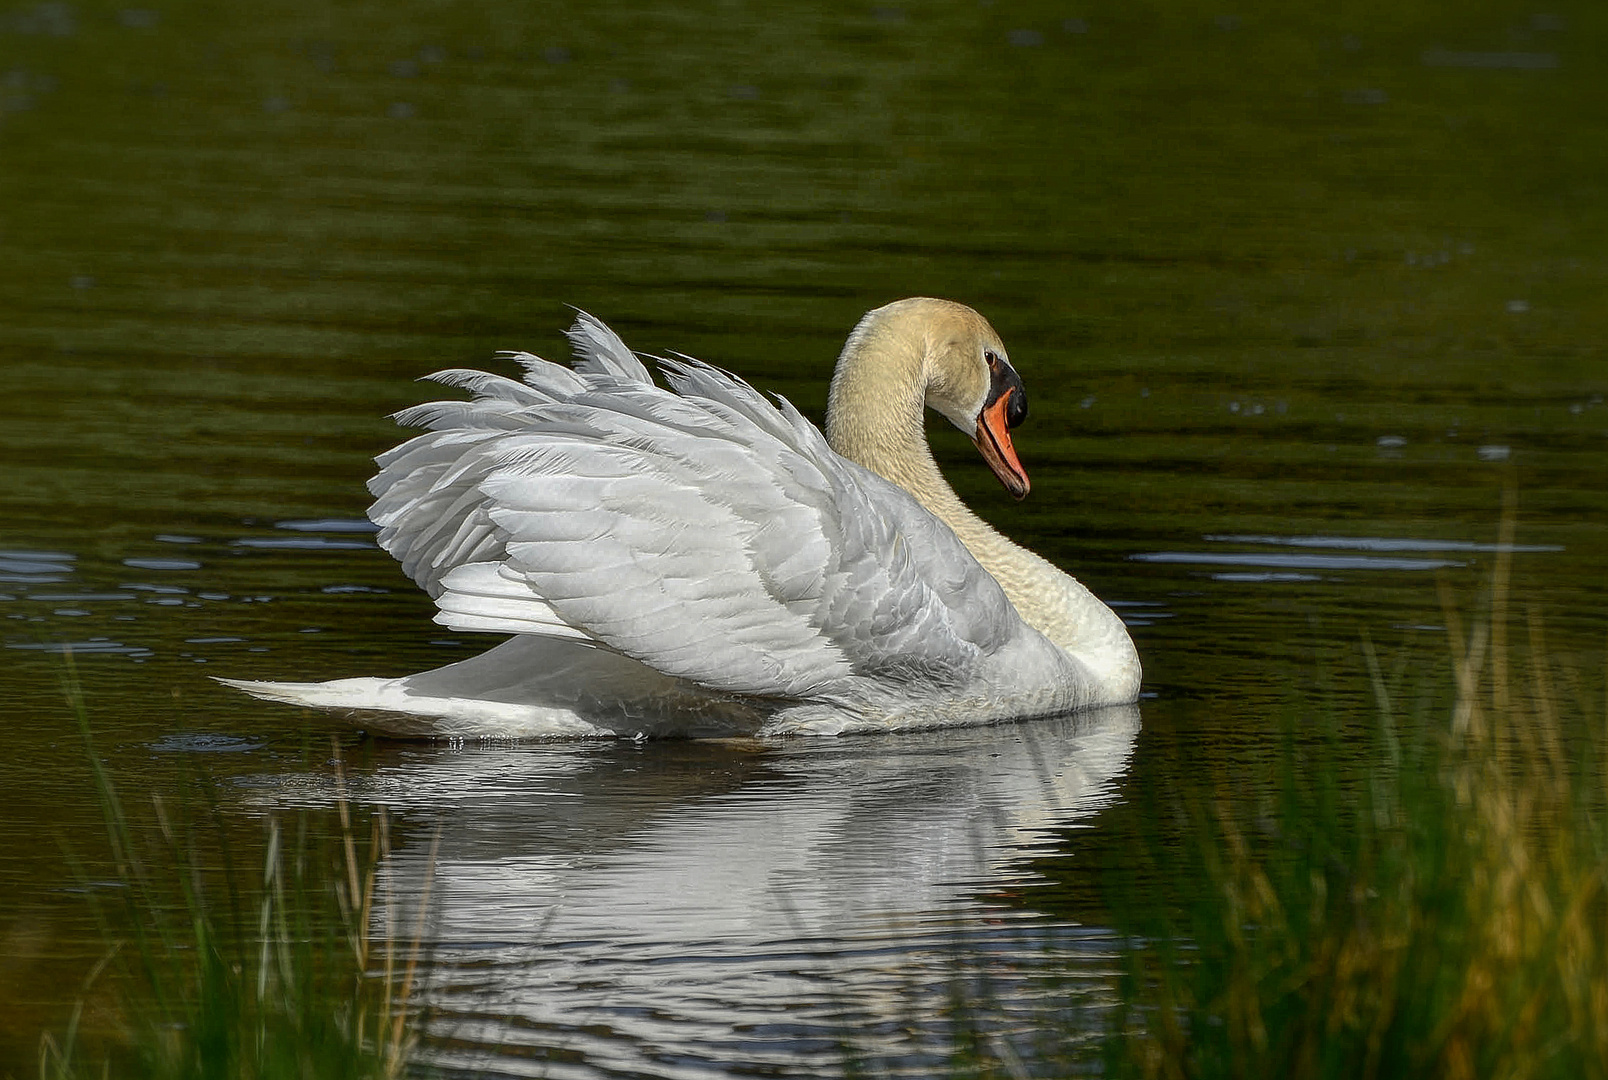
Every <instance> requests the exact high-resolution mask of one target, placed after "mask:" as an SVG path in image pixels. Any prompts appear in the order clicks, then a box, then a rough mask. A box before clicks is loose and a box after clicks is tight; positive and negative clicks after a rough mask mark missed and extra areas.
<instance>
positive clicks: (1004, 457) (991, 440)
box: [972, 387, 1030, 499]
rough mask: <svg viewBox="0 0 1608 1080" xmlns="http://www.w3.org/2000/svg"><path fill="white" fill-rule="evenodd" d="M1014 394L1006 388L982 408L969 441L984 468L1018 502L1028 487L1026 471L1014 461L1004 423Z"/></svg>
mask: <svg viewBox="0 0 1608 1080" xmlns="http://www.w3.org/2000/svg"><path fill="white" fill-rule="evenodd" d="M1017 392H1018V391H1017V390H1016V389H1015V387H1008V388H1006V390H1005V391H1004V393H1002V394H1000V395H999V396H998V397H996V398H995V399H994V400H993V401H990V402H989V403H988V404H986V405H984V406H983V411H982V412H980V413H978V414H977V433H976V434H975V435H973V436H972V441H973V442H975V443H976V444H977V449H978V451H979V452H980V453H981V454H982V455H983V460H984V461H986V462H988V467H989V468H990V469H993V470H994V475H995V476H997V477H999V482H1000V483H1002V484H1004V485H1005V490H1006V491H1008V492H1010V493H1011V494H1012V495H1014V496H1016V497H1017V498H1018V499H1022V498H1026V497H1027V492H1028V488H1029V487H1030V485H1029V484H1028V482H1027V470H1026V469H1024V468H1022V463H1021V462H1020V461H1018V460H1017V458H1016V450H1015V448H1014V447H1012V446H1011V431H1010V425H1009V424H1008V423H1006V410H1007V409H1008V407H1009V406H1010V401H1011V395H1012V394H1014V393H1017Z"/></svg>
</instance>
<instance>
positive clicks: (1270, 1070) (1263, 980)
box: [1105, 530, 1608, 1077]
mask: <svg viewBox="0 0 1608 1080" xmlns="http://www.w3.org/2000/svg"><path fill="white" fill-rule="evenodd" d="M1505 531H1507V530H1505ZM1508 538H1509V539H1511V537H1508ZM1506 574H1507V571H1506V564H1505V560H1500V561H1499V563H1498V566H1497V569H1496V573H1495V580H1494V587H1493V589H1492V590H1491V594H1490V600H1489V603H1488V605H1487V608H1486V611H1485V612H1484V614H1483V615H1482V617H1481V618H1480V619H1478V620H1477V621H1476V623H1475V625H1474V626H1473V627H1472V629H1470V630H1467V631H1466V632H1465V630H1464V628H1463V627H1462V625H1461V621H1460V619H1459V616H1458V612H1457V610H1456V608H1455V607H1454V606H1453V604H1452V603H1451V602H1450V600H1449V599H1446V603H1445V611H1446V617H1447V625H1448V633H1449V639H1450V641H1451V652H1452V668H1453V679H1452V687H1451V688H1450V690H1449V691H1444V692H1441V693H1438V694H1437V693H1435V692H1434V691H1433V690H1431V689H1426V688H1424V687H1422V686H1414V685H1413V677H1412V676H1411V675H1404V674H1403V672H1402V671H1401V670H1398V671H1397V672H1395V673H1393V674H1389V675H1387V673H1386V672H1385V671H1383V670H1382V666H1381V664H1380V663H1379V661H1378V658H1377V656H1376V653H1375V651H1374V650H1373V649H1372V647H1371V646H1367V647H1365V648H1364V653H1365V656H1366V660H1367V665H1368V668H1369V672H1370V675H1371V682H1372V686H1373V689H1374V694H1375V697H1376V699H1377V703H1378V713H1379V717H1380V719H1379V723H1378V725H1377V727H1376V728H1375V730H1374V731H1373V732H1372V739H1373V741H1374V743H1375V747H1374V748H1375V750H1376V753H1375V754H1373V755H1372V756H1371V760H1373V761H1375V762H1377V764H1376V765H1375V766H1374V768H1373V770H1372V771H1371V773H1370V774H1368V775H1364V776H1362V777H1357V776H1355V770H1354V769H1353V770H1352V775H1351V776H1350V777H1348V776H1346V770H1347V768H1348V767H1349V763H1351V762H1354V761H1355V760H1356V754H1355V747H1346V746H1343V745H1342V743H1343V740H1342V738H1341V733H1340V732H1339V730H1338V729H1336V730H1335V731H1333V732H1331V733H1330V734H1331V736H1332V737H1331V738H1330V739H1328V740H1327V741H1324V742H1319V743H1318V744H1317V745H1316V746H1313V745H1310V744H1298V742H1297V740H1296V739H1295V737H1294V734H1293V732H1292V733H1291V737H1290V738H1289V740H1288V741H1287V743H1286V745H1285V747H1284V751H1283V753H1282V755H1281V761H1280V769H1281V772H1282V775H1281V776H1280V778H1279V779H1278V780H1277V782H1276V783H1275V784H1274V785H1273V791H1274V795H1273V796H1272V797H1271V798H1269V799H1267V800H1264V803H1263V805H1261V806H1259V807H1255V808H1254V809H1247V808H1246V800H1244V799H1243V798H1241V799H1233V798H1229V797H1226V796H1225V797H1222V798H1218V799H1216V800H1215V801H1206V802H1196V803H1195V804H1194V805H1188V806H1179V805H1177V802H1176V800H1175V801H1174V803H1173V805H1172V807H1170V809H1171V810H1172V811H1174V812H1176V813H1178V814H1180V815H1181V816H1182V818H1183V819H1184V820H1185V821H1186V822H1187V828H1186V837H1187V839H1186V840H1185V841H1184V843H1183V844H1181V845H1178V844H1173V845H1166V844H1163V843H1161V842H1159V841H1158V840H1156V838H1155V837H1154V836H1153V837H1150V838H1148V839H1147V841H1146V842H1144V843H1143V844H1142V846H1143V847H1144V849H1145V851H1146V854H1145V857H1144V858H1143V859H1141V862H1142V863H1143V864H1145V865H1143V866H1142V867H1141V868H1140V869H1139V870H1137V871H1136V874H1138V875H1139V876H1135V877H1132V878H1128V879H1126V881H1125V882H1124V883H1123V884H1120V885H1118V886H1117V891H1118V892H1119V893H1121V894H1122V895H1123V897H1126V898H1127V899H1128V900H1132V899H1134V898H1135V895H1136V892H1135V890H1136V889H1137V888H1139V886H1138V882H1139V881H1141V880H1144V881H1149V882H1152V883H1153V882H1157V881H1167V880H1172V881H1185V882H1188V883H1190V884H1191V885H1192V886H1194V888H1192V889H1191V890H1190V891H1191V893H1192V894H1193V896H1194V897H1195V899H1193V900H1191V901H1189V902H1187V903H1185V904H1183V905H1181V906H1179V907H1177V908H1175V909H1173V911H1172V912H1171V913H1170V914H1168V913H1162V912H1160V911H1158V907H1159V906H1158V905H1157V904H1155V903H1154V902H1153V900H1152V902H1150V903H1146V904H1136V903H1123V902H1118V903H1113V905H1112V909H1113V911H1114V912H1116V913H1117V915H1116V918H1117V921H1118V923H1119V927H1118V928H1119V930H1120V931H1121V932H1122V933H1123V934H1124V936H1125V938H1126V939H1127V940H1129V941H1131V942H1133V943H1134V946H1133V947H1132V948H1131V950H1130V951H1129V952H1128V956H1127V963H1126V965H1125V968H1126V970H1125V974H1124V976H1123V979H1122V982H1121V987H1120V993H1119V1004H1118V1005H1117V1007H1116V1008H1115V1009H1114V1010H1113V1012H1112V1013H1111V1015H1110V1028H1109V1031H1110V1035H1109V1037H1108V1039H1107V1042H1106V1047H1105V1058H1106V1071H1107V1072H1108V1073H1109V1074H1112V1075H1118V1076H1143V1077H1195V1076H1235V1077H1239V1076H1333V1077H1367V1076H1402V1075H1424V1076H1437V1077H1440V1076H1444V1077H1475V1076H1479V1077H1509V1076H1511V1077H1528V1076H1568V1077H1586V1076H1603V1075H1605V1074H1608V927H1605V925H1604V919H1605V917H1608V897H1605V894H1604V890H1603V885H1604V875H1605V873H1608V829H1605V828H1604V817H1603V813H1604V806H1605V798H1604V796H1605V795H1608V758H1605V757H1604V756H1603V754H1604V752H1605V751H1608V744H1598V745H1594V746H1592V747H1591V748H1590V750H1589V752H1586V751H1584V750H1579V749H1577V748H1576V747H1577V746H1579V745H1585V744H1590V743H1593V742H1594V740H1591V739H1589V738H1586V739H1575V740H1571V738H1570V736H1571V735H1572V734H1578V733H1579V732H1581V731H1582V729H1584V728H1587V727H1589V726H1590V725H1587V724H1586V717H1585V715H1584V714H1585V712H1586V710H1587V706H1586V704H1585V702H1586V698H1587V695H1586V694H1585V692H1584V691H1583V689H1582V687H1581V686H1580V682H1579V679H1578V676H1577V675H1576V674H1575V673H1574V672H1572V671H1569V672H1562V673H1561V675H1562V677H1563V688H1562V689H1563V692H1561V693H1560V686H1559V679H1560V672H1559V671H1558V670H1557V669H1556V666H1555V664H1554V662H1553V661H1552V659H1551V658H1550V654H1549V652H1548V649H1547V644H1546V641H1545V638H1544V634H1543V628H1542V623H1541V620H1540V618H1539V617H1538V616H1537V615H1536V613H1534V612H1533V611H1532V612H1531V613H1530V614H1529V618H1528V628H1527V635H1526V636H1527V637H1528V643H1527V644H1528V648H1527V649H1525V650H1522V651H1523V653H1524V656H1523V658H1522V660H1517V661H1516V660H1515V659H1513V658H1512V657H1510V651H1512V652H1518V651H1519V650H1510V648H1509V643H1508V642H1507V640H1506V637H1507V627H1508V622H1509V618H1508V610H1507V609H1508V597H1507V587H1506ZM1443 599H1445V598H1443ZM1365 644H1366V643H1365ZM1409 702H1411V704H1410V705H1409V704H1408V703H1409ZM1404 711H1406V712H1416V713H1417V714H1418V715H1417V716H1416V717H1410V716H1407V715H1404ZM1154 797H1155V799H1156V806H1157V809H1158V811H1161V812H1165V811H1167V810H1168V809H1169V807H1168V806H1167V804H1168V801H1169V800H1168V799H1167V798H1166V797H1165V796H1162V795H1159V794H1157V795H1155V796H1154ZM1142 912H1148V915H1146V914H1141V913H1142Z"/></svg>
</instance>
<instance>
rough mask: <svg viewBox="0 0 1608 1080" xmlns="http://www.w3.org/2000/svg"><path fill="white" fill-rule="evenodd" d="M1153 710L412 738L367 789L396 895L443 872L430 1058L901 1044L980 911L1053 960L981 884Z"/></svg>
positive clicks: (1089, 796)
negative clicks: (1024, 719)
mask: <svg viewBox="0 0 1608 1080" xmlns="http://www.w3.org/2000/svg"><path fill="white" fill-rule="evenodd" d="M1138 730H1139V713H1138V710H1137V708H1136V707H1133V706H1123V707H1118V708H1112V709H1103V710H1094V711H1090V712H1085V713H1079V714H1074V715H1071V716H1067V717H1061V718H1054V719H1049V720H1040V721H1033V722H1028V723H1021V724H1013V725H1004V726H999V727H991V728H975V729H963V730H946V731H938V732H930V733H920V734H912V733H906V734H902V735H899V736H888V737H860V738H840V739H811V740H798V741H788V742H783V743H769V744H763V743H648V744H643V745H631V744H621V743H614V744H605V745H598V744H570V745H566V746H551V745H548V746H532V745H510V746H502V747H496V746H493V747H483V746H471V747H468V748H461V749H449V748H446V747H443V746H440V745H437V746H417V745H413V746H401V747H394V748H390V749H389V750H388V751H387V753H386V756H385V757H383V758H382V759H381V760H380V761H378V762H377V763H375V764H374V765H373V766H371V767H370V768H368V769H366V770H365V771H363V772H360V773H358V774H357V775H354V776H353V777H352V778H351V780H350V783H349V786H350V792H351V796H352V797H353V798H354V799H355V800H356V801H358V802H359V803H372V804H374V805H378V806H384V807H386V808H388V809H389V811H390V812H391V813H392V814H393V815H394V817H395V818H396V820H397V821H398V825H397V827H396V830H395V833H396V837H397V840H396V843H395V846H394V848H393V851H392V853H391V854H390V856H389V857H388V858H387V859H386V861H385V864H384V865H383V867H382V868H381V879H380V881H381V883H380V888H381V890H382V893H383V894H384V895H383V899H384V900H385V901H387V902H388V903H390V904H392V905H395V906H396V907H400V908H401V909H404V910H412V909H414V908H415V907H416V905H417V903H418V901H419V898H420V897H421V895H423V894H424V892H425V889H426V879H427V877H430V878H433V882H432V884H431V885H430V886H429V893H430V901H429V902H430V905H431V920H430V927H431V929H430V931H429V932H428V944H429V945H430V949H429V955H430V957H431V959H430V966H431V971H430V973H429V975H428V976H427V977H426V979H425V985H426V986H427V990H426V997H427V999H428V1001H429V1003H430V1005H431V1006H432V1010H433V1014H434V1016H435V1019H434V1020H433V1021H432V1027H431V1031H432V1033H433V1034H434V1035H435V1036H438V1037H439V1038H440V1040H441V1041H439V1042H437V1043H434V1044H432V1046H431V1047H430V1048H428V1049H427V1054H426V1056H427V1057H436V1058H438V1061H437V1063H438V1064H446V1065H451V1064H454V1063H457V1064H461V1065H464V1066H465V1067H468V1066H474V1067H477V1068H478V1067H480V1066H482V1065H484V1064H485V1063H486V1062H485V1059H486V1057H487V1056H488V1055H490V1054H492V1053H493V1052H494V1051H495V1052H496V1053H498V1054H504V1053H512V1054H513V1055H514V1058H515V1059H517V1058H518V1057H519V1056H520V1055H521V1054H524V1053H535V1052H536V1048H545V1047H553V1046H562V1047H566V1048H567V1050H566V1054H568V1055H572V1056H576V1058H577V1060H575V1061H573V1062H571V1063H569V1064H563V1063H559V1062H555V1061H553V1060H547V1059H546V1058H545V1056H542V1055H539V1056H542V1060H541V1066H542V1067H541V1069H540V1070H536V1071H539V1072H541V1073H542V1074H543V1075H577V1076H582V1075H597V1070H598V1069H603V1070H605V1071H607V1070H623V1071H626V1072H640V1071H644V1070H646V1071H650V1072H652V1071H654V1070H656V1069H660V1068H662V1061H663V1060H664V1059H666V1058H674V1059H675V1060H676V1061H677V1062H678V1063H679V1065H678V1067H677V1069H676V1070H675V1072H676V1073H677V1075H703V1074H705V1073H709V1074H714V1073H720V1074H722V1075H729V1074H730V1072H731V1069H730V1068H729V1067H728V1066H729V1062H730V1061H732V1060H734V1059H740V1060H743V1061H749V1062H755V1063H759V1062H766V1061H769V1062H772V1063H773V1064H781V1063H791V1064H790V1066H789V1067H790V1068H797V1067H801V1066H807V1063H808V1062H809V1061H811V1060H813V1059H814V1058H819V1065H820V1069H821V1071H825V1072H832V1071H839V1070H840V1066H841V1060H840V1057H838V1056H834V1055H836V1054H838V1050H836V1049H832V1048H836V1047H839V1046H840V1043H841V1040H842V1038H843V1033H844V1031H845V1030H852V1031H854V1032H856V1033H859V1034H858V1036H857V1037H861V1036H863V1037H864V1038H868V1039H871V1040H872V1041H873V1042H887V1043H888V1044H889V1045H888V1046H883V1047H881V1048H880V1049H878V1048H877V1047H872V1048H871V1050H872V1052H875V1053H884V1052H886V1053H889V1054H893V1055H894V1056H896V1057H897V1056H899V1055H901V1054H905V1053H907V1052H908V1051H909V1049H910V1048H909V1046H908V1045H906V1043H907V1042H908V1038H909V1033H908V1031H906V1030H905V1028H904V1027H902V1026H900V1023H901V1022H902V1021H903V1020H904V1019H905V1018H907V1017H909V1016H936V1015H937V1014H938V1013H939V1012H941V1011H942V1009H941V1006H942V1001H943V996H944V992H945V991H944V987H945V985H946V982H945V980H946V978H947V977H948V973H950V968H951V965H952V962H953V960H954V959H955V956H956V954H957V949H959V948H960V947H962V946H964V947H965V948H968V949H975V948H977V947H979V940H980V939H979V935H982V936H983V937H987V938H989V941H988V943H987V944H986V946H984V948H985V951H986V952H987V953H988V955H989V964H990V967H991V970H997V971H999V972H1000V973H1002V974H1003V973H1008V972H1010V971H1012V970H1016V969H1019V968H1021V967H1022V966H1023V965H1027V966H1032V965H1033V964H1034V963H1038V962H1041V961H1042V959H1043V955H1044V950H1045V949H1046V948H1049V947H1050V941H1051V938H1050V936H1046V934H1045V932H1044V925H1043V924H1042V922H1041V921H1038V920H1035V919H1034V918H1032V917H1031V916H1029V915H1026V914H1021V913H1017V914H1015V915H1013V913H1012V912H1011V911H1010V910H1007V909H1005V908H1003V907H1002V906H1000V905H998V904H997V903H996V902H993V901H990V900H989V899H988V898H989V897H990V896H991V895H993V894H997V893H998V892H999V891H1000V890H1004V889H1012V888H1018V887H1021V886H1024V885H1030V884H1032V883H1033V882H1034V881H1035V875H1034V872H1033V870H1032V868H1031V865H1030V864H1031V862H1032V860H1033V859H1034V858H1036V857H1038V856H1041V855H1046V854H1052V853H1061V852H1064V851H1065V850H1066V849H1067V847H1068V843H1069V839H1068V836H1067V834H1066V830H1067V829H1068V828H1069V827H1071V826H1076V825H1078V824H1079V823H1080V822H1084V821H1086V820H1087V819H1089V818H1090V817H1092V816H1093V815H1094V814H1096V813H1097V812H1098V811H1099V810H1100V809H1101V808H1102V807H1104V806H1107V805H1109V804H1110V803H1111V802H1112V801H1114V800H1115V799H1116V797H1117V794H1118V786H1117V780H1118V778H1119V777H1120V776H1121V774H1122V773H1123V772H1124V771H1125V770H1126V768H1127V767H1128V763H1129V760H1130V758H1131V756H1132V754H1133V749H1134V742H1135V739H1136V736H1137V733H1138ZM329 794H330V792H329V790H328V789H324V790H323V792H322V794H321V795H320V794H318V793H314V797H315V798H327V797H328V796H329ZM306 795H307V791H306V789H303V791H302V796H303V797H305V796H306ZM296 798H297V796H296V794H295V793H294V785H285V786H282V787H281V789H280V792H279V797H278V799H277V800H276V801H279V802H280V803H281V804H283V802H285V801H287V800H289V801H295V799H296ZM438 829H439V833H437V830H438ZM432 847H434V857H433V858H434V861H433V864H432V862H431V850H432ZM393 910H395V907H393ZM979 916H986V919H980V918H979ZM409 924H411V920H409ZM1051 936H1053V935H1051ZM1076 940H1077V935H1076V934H1075V932H1073V931H1071V930H1068V931H1065V932H1064V933H1063V934H1062V935H1061V945H1060V946H1059V947H1061V948H1063V949H1064V948H1065V947H1067V944H1066V943H1067V942H1074V941H1076ZM1077 947H1078V948H1080V949H1084V950H1087V951H1088V955H1090V956H1095V955H1098V954H1099V953H1100V952H1101V947H1100V945H1099V944H1098V941H1095V940H1092V939H1090V938H1085V939H1083V941H1082V943H1081V944H1079V945H1078V946H1077ZM1024 992H1026V991H1024ZM928 998H931V1000H930V1001H928V1000H927V999H928ZM778 1025H780V1026H778ZM845 1025H847V1028H846V1027H845ZM879 1025H880V1026H879ZM890 1025H891V1026H890ZM878 1031H880V1032H882V1034H880V1035H874V1034H871V1033H873V1032H878ZM801 1040H802V1041H801ZM810 1047H813V1048H814V1049H813V1050H812V1049H810ZM520 1048H523V1049H520ZM823 1055H824V1056H823ZM722 1062H725V1063H728V1064H727V1065H723V1064H721V1063H722ZM477 1063H478V1064H477ZM560 1066H562V1067H560ZM496 1067H497V1069H498V1070H499V1071H501V1070H502V1069H504V1068H505V1067H507V1068H517V1066H516V1065H514V1064H513V1063H512V1061H504V1060H502V1059H500V1058H499V1061H498V1063H497V1066H496ZM807 1071H808V1069H807Z"/></svg>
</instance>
